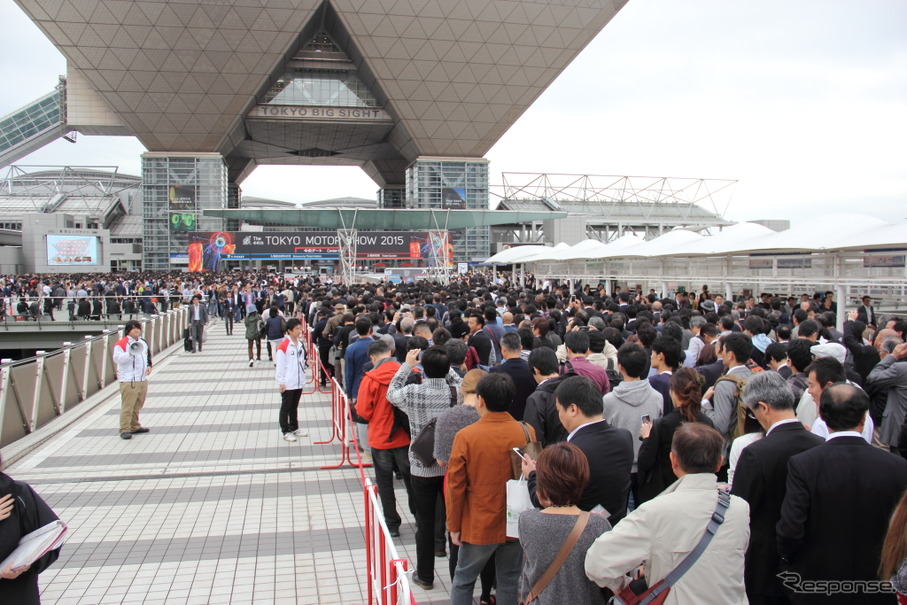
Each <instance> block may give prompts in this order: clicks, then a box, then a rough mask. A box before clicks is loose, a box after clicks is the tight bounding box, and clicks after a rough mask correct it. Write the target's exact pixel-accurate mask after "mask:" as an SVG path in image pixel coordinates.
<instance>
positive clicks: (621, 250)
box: [588, 233, 646, 259]
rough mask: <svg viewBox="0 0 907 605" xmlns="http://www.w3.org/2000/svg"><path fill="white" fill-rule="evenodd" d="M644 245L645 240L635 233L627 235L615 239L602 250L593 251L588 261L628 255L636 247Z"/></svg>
mask: <svg viewBox="0 0 907 605" xmlns="http://www.w3.org/2000/svg"><path fill="white" fill-rule="evenodd" d="M645 243H646V240H644V239H643V238H641V237H639V236H638V235H636V234H635V233H627V234H626V235H622V236H621V237H619V238H617V239H616V240H614V241H613V242H611V243H610V244H607V245H606V246H605V247H604V248H602V249H601V250H599V251H593V253H591V254H589V256H588V258H590V259H602V258H614V257H616V256H624V255H625V254H629V253H630V251H632V250H633V249H634V248H636V247H637V246H642V245H643V244H645Z"/></svg>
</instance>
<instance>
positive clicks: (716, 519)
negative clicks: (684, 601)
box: [611, 490, 731, 605]
mask: <svg viewBox="0 0 907 605" xmlns="http://www.w3.org/2000/svg"><path fill="white" fill-rule="evenodd" d="M730 505H731V495H730V494H728V493H727V492H726V491H723V490H719V491H718V505H717V506H716V507H715V512H714V513H712V518H711V519H709V524H708V526H706V528H705V533H704V534H702V538H700V540H699V544H697V545H696V548H694V549H693V550H691V551H690V554H688V555H687V556H686V557H685V558H684V559H683V561H681V562H680V564H679V565H678V566H677V567H675V568H674V569H672V570H671V573H669V574H668V575H666V576H665V577H664V578H663V579H661V580H659V581H658V582H657V583H656V584H655V586H652V587H651V588H649V589H648V590H646V591H645V592H644V593H642V594H636V593H635V592H633V590H632V589H631V588H630V586H625V587H624V588H623V590H621V591H620V592H618V593H617V594H616V595H614V598H613V599H612V600H611V602H612V603H614V604H615V605H660V604H661V603H664V601H665V599H666V598H667V597H668V593H669V592H671V587H672V586H674V585H675V584H677V582H679V581H680V578H682V577H683V574H685V573H686V572H688V571H689V570H690V568H691V567H693V565H694V564H695V563H696V561H697V560H698V559H699V557H700V556H701V555H702V553H703V552H705V549H706V547H708V545H709V542H711V541H712V537H713V536H714V535H715V532H716V531H718V527H719V526H720V525H721V524H722V523H723V522H724V516H725V514H726V513H727V509H728V507H729V506H730Z"/></svg>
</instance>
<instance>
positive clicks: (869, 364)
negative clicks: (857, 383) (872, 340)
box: [842, 321, 879, 384]
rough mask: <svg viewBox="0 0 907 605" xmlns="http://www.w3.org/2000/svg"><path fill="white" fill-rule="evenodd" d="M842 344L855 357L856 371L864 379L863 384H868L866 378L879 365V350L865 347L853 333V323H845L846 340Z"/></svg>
mask: <svg viewBox="0 0 907 605" xmlns="http://www.w3.org/2000/svg"><path fill="white" fill-rule="evenodd" d="M842 342H843V343H844V346H845V347H847V350H848V351H850V355H851V357H853V368H854V370H856V372H857V374H859V375H860V378H862V379H863V382H862V384H866V377H867V376H869V373H870V372H871V371H872V368H874V367H875V366H876V364H877V363H879V350H878V349H876V348H875V347H874V346H872V345H864V344H863V342H862V340H860V339H858V338H857V337H856V335H855V334H854V333H853V322H852V321H846V322H844V338H843V339H842Z"/></svg>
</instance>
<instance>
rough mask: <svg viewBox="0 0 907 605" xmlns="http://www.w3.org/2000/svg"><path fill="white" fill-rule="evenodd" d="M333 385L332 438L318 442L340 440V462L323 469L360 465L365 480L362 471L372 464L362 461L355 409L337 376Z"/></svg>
mask: <svg viewBox="0 0 907 605" xmlns="http://www.w3.org/2000/svg"><path fill="white" fill-rule="evenodd" d="M331 386H332V389H331V391H332V395H331V425H332V426H333V432H332V434H331V438H330V439H329V440H328V441H326V442H316V443H318V444H319V445H322V444H324V443H330V442H331V441H333V440H334V439H339V440H340V462H338V463H337V464H335V465H333V466H322V467H321V468H323V469H331V468H340V467H342V466H344V465H345V464H349V465H350V466H358V467H359V471H360V473H361V474H362V481H363V483H364V482H365V473H364V471H362V469H363V468H364V467H367V466H371V464H364V463H363V462H362V456H361V455H360V454H359V442H358V440H357V439H356V428H355V427H356V425H355V423H354V422H353V416H352V414H353V411H352V409H351V408H350V400H349V397H347V395H346V393H344V392H343V389H342V388H340V383H338V382H337V380H336V379H335V378H331ZM348 429H352V430H350V433H351V436H350V437H349V438H348V437H347V436H346V433H347V430H348ZM351 443H352V444H353V447H352V448H351V447H350V444H351ZM351 452H356V461H353V456H352V453H351Z"/></svg>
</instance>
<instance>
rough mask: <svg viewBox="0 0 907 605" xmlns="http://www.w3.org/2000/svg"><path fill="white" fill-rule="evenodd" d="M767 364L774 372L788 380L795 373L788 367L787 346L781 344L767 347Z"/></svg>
mask: <svg viewBox="0 0 907 605" xmlns="http://www.w3.org/2000/svg"><path fill="white" fill-rule="evenodd" d="M765 363H766V364H767V365H768V367H769V368H770V369H771V370H772V371H773V372H777V373H778V374H780V375H781V378H783V379H784V380H787V379H788V378H790V377H791V375H792V374H793V373H794V372H793V370H791V369H790V366H789V365H787V345H786V344H784V343H780V342H773V343H772V344H770V345H768V346H767V347H765Z"/></svg>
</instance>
